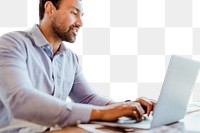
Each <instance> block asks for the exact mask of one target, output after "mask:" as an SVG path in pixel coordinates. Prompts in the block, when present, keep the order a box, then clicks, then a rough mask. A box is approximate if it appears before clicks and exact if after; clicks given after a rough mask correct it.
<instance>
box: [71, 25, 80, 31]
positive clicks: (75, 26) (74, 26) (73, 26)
mask: <svg viewBox="0 0 200 133" xmlns="http://www.w3.org/2000/svg"><path fill="white" fill-rule="evenodd" d="M73 28H77V29H79V28H80V26H78V25H71V26H70V27H69V29H70V30H71V29H73Z"/></svg>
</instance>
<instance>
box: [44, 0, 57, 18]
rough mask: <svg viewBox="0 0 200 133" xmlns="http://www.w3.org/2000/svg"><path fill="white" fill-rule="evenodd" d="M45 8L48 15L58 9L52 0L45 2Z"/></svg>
mask: <svg viewBox="0 0 200 133" xmlns="http://www.w3.org/2000/svg"><path fill="white" fill-rule="evenodd" d="M44 9H45V13H46V14H47V15H48V16H51V15H52V14H53V13H54V10H56V7H55V6H54V5H53V3H52V2H51V1H47V2H46V3H45V4H44Z"/></svg>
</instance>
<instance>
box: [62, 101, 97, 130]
mask: <svg viewBox="0 0 200 133" xmlns="http://www.w3.org/2000/svg"><path fill="white" fill-rule="evenodd" d="M93 108H94V106H93V105H88V104H79V103H67V105H66V111H67V112H68V113H69V112H70V113H69V114H68V116H67V118H66V117H65V119H64V120H63V123H62V124H61V125H60V126H61V127H62V128H63V127H65V126H68V125H76V124H79V123H88V122H89V120H90V115H91V111H92V109H93Z"/></svg>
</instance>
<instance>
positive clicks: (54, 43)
mask: <svg viewBox="0 0 200 133" xmlns="http://www.w3.org/2000/svg"><path fill="white" fill-rule="evenodd" d="M39 29H40V31H41V32H42V34H43V35H44V37H45V38H46V40H47V41H48V42H49V44H50V46H51V48H52V50H53V55H54V54H56V52H57V51H58V48H59V46H60V44H61V43H62V40H61V39H59V38H58V36H56V35H54V34H53V31H52V29H51V26H48V24H43V23H42V22H40V24H39Z"/></svg>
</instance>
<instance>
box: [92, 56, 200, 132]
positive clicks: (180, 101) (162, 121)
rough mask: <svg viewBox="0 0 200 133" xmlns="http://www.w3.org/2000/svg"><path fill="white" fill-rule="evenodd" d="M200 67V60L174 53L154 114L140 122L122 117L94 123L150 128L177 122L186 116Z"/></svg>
mask: <svg viewBox="0 0 200 133" xmlns="http://www.w3.org/2000/svg"><path fill="white" fill-rule="evenodd" d="M199 68H200V62H198V61H194V60H191V59H188V58H184V57H180V56H176V55H172V56H171V59H170V63H169V66H168V70H167V73H166V75H165V79H164V83H163V86H162V89H161V92H160V96H159V98H158V101H157V103H156V105H155V107H154V110H153V116H152V115H150V116H149V117H147V116H144V120H143V121H141V122H138V123H136V122H135V120H131V119H129V118H126V117H122V118H120V119H119V120H118V121H117V122H102V121H101V122H100V121H93V122H92V123H96V124H101V125H105V126H112V127H123V128H140V129H150V128H154V127H158V126H162V125H166V124H171V123H174V122H177V121H178V120H180V119H182V118H184V116H185V113H186V109H187V105H188V102H189V99H190V95H191V92H192V88H193V87H194V84H195V81H196V78H197V75H198V72H199Z"/></svg>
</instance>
